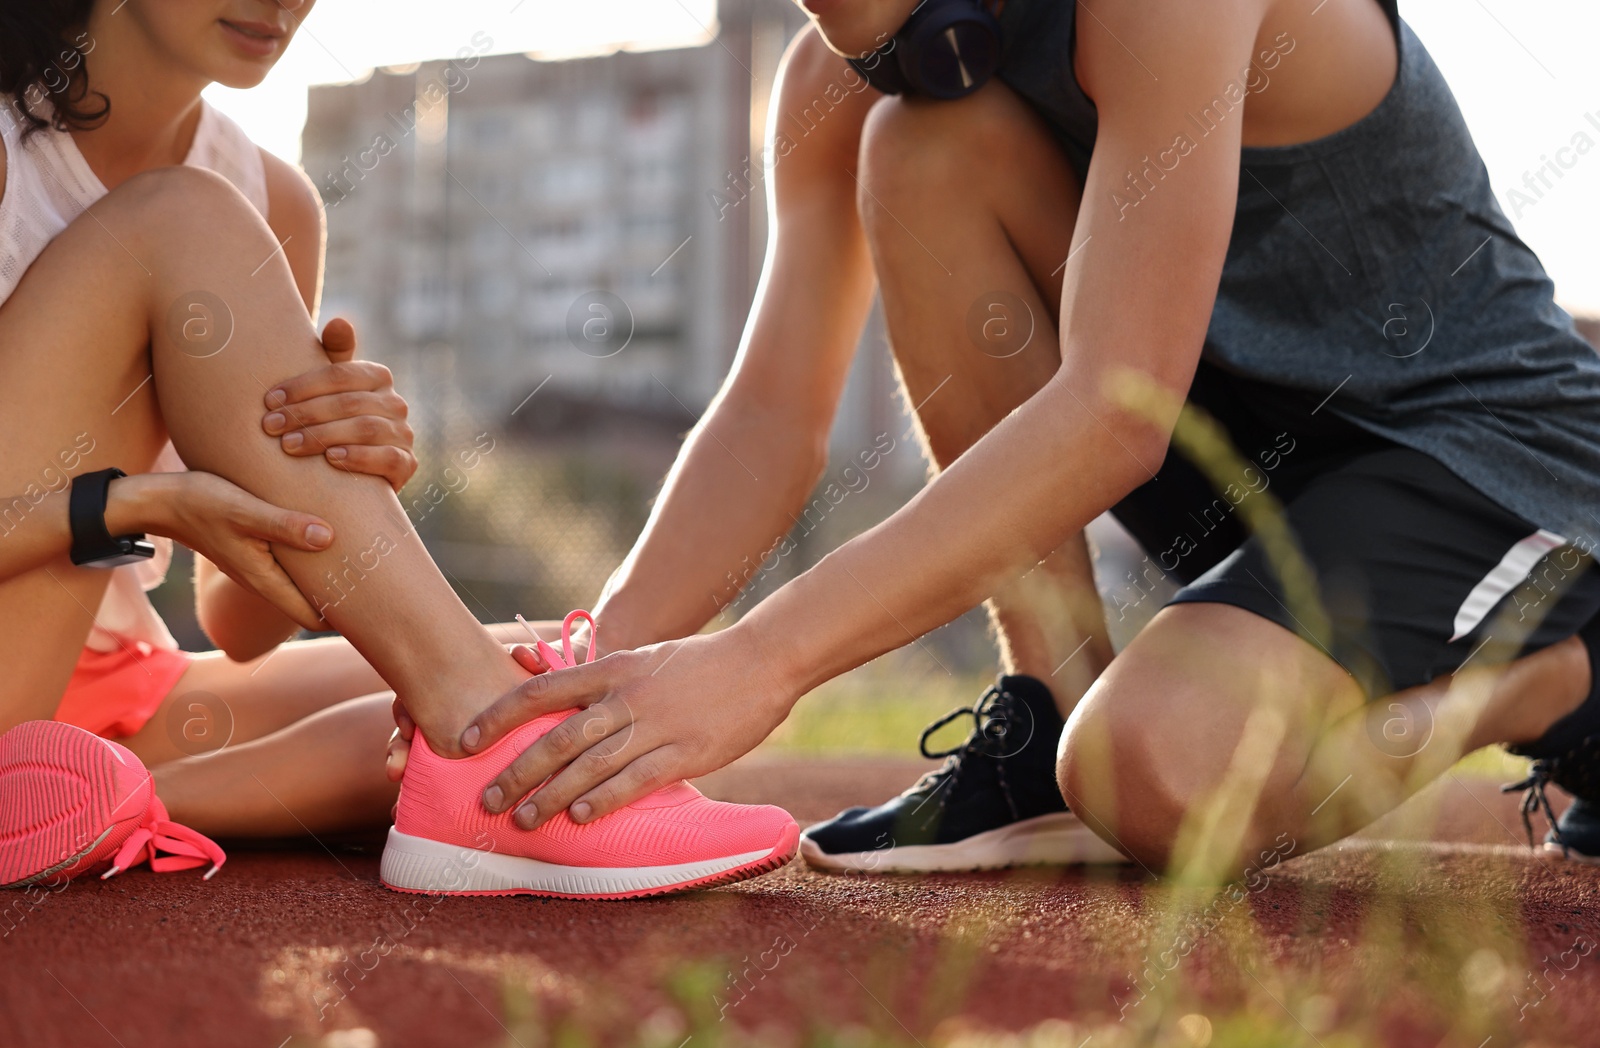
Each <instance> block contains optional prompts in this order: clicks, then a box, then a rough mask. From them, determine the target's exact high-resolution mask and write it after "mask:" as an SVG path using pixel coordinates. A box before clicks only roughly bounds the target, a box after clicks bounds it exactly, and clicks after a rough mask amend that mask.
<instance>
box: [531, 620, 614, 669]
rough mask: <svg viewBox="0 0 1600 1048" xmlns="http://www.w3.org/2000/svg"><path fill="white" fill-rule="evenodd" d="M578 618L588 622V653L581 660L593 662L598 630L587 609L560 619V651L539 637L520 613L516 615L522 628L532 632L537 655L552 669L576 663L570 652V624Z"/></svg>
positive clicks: (567, 667) (565, 667)
mask: <svg viewBox="0 0 1600 1048" xmlns="http://www.w3.org/2000/svg"><path fill="white" fill-rule="evenodd" d="M578 619H582V620H584V621H585V622H587V623H588V624H589V654H588V657H587V658H585V659H584V660H583V661H584V662H593V661H594V653H595V649H596V647H597V645H598V641H599V639H600V631H599V630H598V629H597V628H596V627H595V624H594V616H593V615H590V614H589V613H588V612H587V611H573V612H569V613H568V614H567V617H566V618H565V619H563V620H561V650H560V651H557V650H556V649H555V648H553V647H551V646H550V645H548V644H546V643H545V642H544V640H543V638H541V637H540V636H539V635H538V634H537V633H534V632H533V627H532V626H530V625H528V620H527V619H525V618H523V617H522V616H521V615H518V616H517V621H518V622H520V623H522V628H523V629H525V630H527V631H528V632H529V633H533V640H534V644H535V645H536V646H537V648H538V651H539V657H540V658H542V659H544V661H545V664H546V665H548V666H549V667H550V668H551V669H553V670H560V669H571V668H572V667H574V666H576V665H577V664H578V660H577V658H576V657H575V656H574V655H573V654H572V624H573V623H574V622H576V621H577V620H578Z"/></svg>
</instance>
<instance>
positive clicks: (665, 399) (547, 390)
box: [302, 0, 920, 477]
mask: <svg viewBox="0 0 1600 1048" xmlns="http://www.w3.org/2000/svg"><path fill="white" fill-rule="evenodd" d="M802 24H803V21H802V17H801V15H800V12H799V11H798V10H797V8H796V7H795V5H794V4H793V3H792V2H791V0H723V3H722V5H721V10H720V12H719V25H718V27H717V29H718V31H717V36H716V38H715V39H714V40H712V41H710V42H708V43H706V44H705V45H703V46H699V47H690V48H681V49H673V50H661V51H648V52H638V53H633V52H618V53H614V54H607V55H603V56H597V57H588V58H578V59H571V60H565V61H535V60H533V59H530V58H529V57H527V56H524V55H494V56H479V55H477V54H475V53H473V49H472V47H471V46H468V47H465V48H463V49H462V54H460V55H458V56H457V57H455V58H454V59H451V58H449V57H448V56H447V57H446V58H442V59H441V60H439V61H437V62H426V63H423V64H421V65H420V66H415V67H407V68H403V69H388V70H381V69H380V70H377V71H375V72H374V73H373V74H372V75H371V76H370V77H368V78H367V79H365V80H363V81H360V82H357V83H351V84H340V85H331V86H324V87H315V88H313V89H312V91H311V97H310V110H309V115H308V119H307V122H306V127H305V132H304V136H303V140H302V147H303V164H304V166H305V169H306V171H307V173H308V174H309V175H310V176H311V178H312V180H313V181H314V182H315V183H316V184H317V186H318V188H319V189H320V190H321V192H322V195H323V198H324V202H325V204H326V206H327V219H328V272H327V284H326V295H325V302H324V310H323V312H324V315H325V316H332V315H335V314H343V315H347V316H350V317H351V318H352V319H353V320H354V321H355V322H356V324H357V327H358V330H359V331H360V332H361V333H362V338H363V343H364V346H365V348H366V350H367V351H368V352H369V353H370V354H371V355H372V356H373V357H374V358H376V359H380V360H382V361H383V362H385V363H387V364H389V365H390V366H391V367H392V368H393V369H394V370H395V371H396V373H397V376H398V377H399V381H400V382H401V388H402V389H403V390H404V392H405V393H406V394H407V396H408V398H410V399H411V400H412V403H413V410H414V421H415V422H416V423H417V428H418V432H419V435H420V436H422V437H423V439H424V440H429V439H432V440H445V441H449V442H451V443H454V442H456V441H458V440H460V439H461V437H460V434H462V433H464V432H466V431H468V430H471V431H472V432H478V431H483V430H489V431H493V432H511V433H525V434H532V435H540V436H544V437H548V438H550V439H559V438H561V437H563V436H568V437H580V438H581V437H584V436H586V435H603V432H602V433H596V430H599V431H606V430H615V429H617V428H619V427H620V428H622V429H629V428H630V427H631V430H632V431H633V432H635V433H645V434H647V435H649V434H654V435H656V436H657V437H660V438H661V440H662V441H664V442H666V443H668V444H669V445H670V446H672V447H675V437H676V435H678V434H681V433H682V432H684V431H685V430H687V429H688V428H689V426H690V425H692V423H693V421H694V419H695V418H697V417H698V416H699V415H700V413H701V412H702V411H703V410H704V409H705V407H706V405H707V404H708V403H709V401H710V399H711V397H712V395H713V394H714V393H715V391H716V389H717V386H718V384H719V382H720V381H721V380H722V377H723V376H724V375H725V374H726V372H727V369H728V366H729V364H730V363H731V361H732V359H733V355H734V353H735V351H736V349H737V346H738V341H739V336H740V332H741V330H742V328H743V324H744V320H745V316H746V313H747V310H748V308H749V304H750V301H751V298H752V296H753V294H754V290H755V282H756V277H757V274H758V272H759V267H760V262H761V256H762V252H763V251H764V249H765V238H766V223H765V215H764V201H763V195H764V192H765V185H764V179H763V172H762V170H761V165H760V161H759V154H758V152H757V151H758V150H759V149H760V146H761V131H762V128H763V127H764V124H765V118H766V108H767V101H768V94H769V92H770V90H771V87H772V84H773V80H774V76H775V73H776V69H777V65H778V60H779V58H780V57H781V55H782V52H783V48H784V46H785V45H786V44H787V42H788V40H789V39H790V38H791V37H792V35H793V34H794V32H796V31H797V30H798V29H799V27H800V26H801V25H802ZM485 46H486V45H485ZM751 157H756V158H757V159H756V160H755V161H754V162H752V160H751ZM535 391H537V392H535ZM530 395H532V397H533V399H532V400H529V399H528V398H529V397H530ZM885 431H891V432H893V433H894V435H895V439H896V440H900V439H901V438H902V437H903V436H904V434H905V431H906V424H905V422H904V420H903V418H902V417H901V414H900V410H899V408H898V406H897V405H896V403H895V399H894V396H893V379H892V372H891V368H890V365H889V361H888V356H887V351H886V345H885V342H884V339H883V336H882V330H881V325H879V324H878V323H877V322H876V320H875V321H874V324H873V325H871V326H869V329H868V332H867V333H866V335H865V336H864V338H863V352H862V353H861V354H859V359H858V361H857V364H856V370H855V373H854V374H853V376H852V379H851V383H850V388H849V390H848V392H847V395H846V402H845V404H844V405H843V407H842V409H841V412H840V420H839V423H838V425H837V426H836V429H835V434H834V446H835V450H836V452H838V453H839V455H840V456H848V455H850V454H852V453H853V452H854V451H855V450H856V449H858V448H869V447H871V446H872V444H873V439H874V437H875V435H876V434H878V433H882V432H885ZM647 443H649V442H648V441H647ZM899 458H900V459H902V460H906V461H905V462H904V465H903V466H902V465H900V464H899V463H897V464H896V467H895V469H896V472H897V473H899V475H901V476H902V477H914V476H915V475H916V474H917V473H918V471H919V470H920V464H919V463H917V462H916V461H915V455H914V454H907V455H902V456H899Z"/></svg>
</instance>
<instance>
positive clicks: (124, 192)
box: [78, 166, 270, 241]
mask: <svg viewBox="0 0 1600 1048" xmlns="http://www.w3.org/2000/svg"><path fill="white" fill-rule="evenodd" d="M78 221H79V222H98V223H100V224H104V223H108V222H109V223H111V224H112V225H113V226H118V227H119V228H122V229H128V230H129V231H130V233H131V235H132V236H134V237H135V238H136V239H140V240H143V241H150V240H152V239H159V240H161V241H170V240H172V239H173V238H174V237H186V236H202V237H205V238H207V239H208V240H212V241H215V240H216V239H218V235H219V234H221V233H224V232H225V231H226V230H227V229H228V228H229V227H230V226H232V225H234V224H235V223H239V222H244V223H246V224H249V225H257V226H260V227H261V229H262V230H263V231H264V230H265V229H266V224H265V220H264V219H262V218H261V216H260V214H259V213H258V212H257V211H256V209H255V207H254V206H253V205H252V204H251V203H250V201H249V200H248V199H246V198H245V196H244V194H243V193H241V192H239V190H238V188H237V187H235V186H234V184H233V183H232V182H229V181H228V180H227V179H226V178H223V177H222V176H221V175H219V174H217V173H215V172H213V171H208V170H206V169H204V168H198V167H188V166H182V167H160V168H155V169H153V170H150V171H143V172H140V173H139V174H137V175H134V176H133V177H132V178H130V179H128V180H127V181H126V182H123V183H122V184H121V185H119V186H117V188H115V189H113V190H112V191H111V192H109V193H107V194H106V196H105V197H104V198H103V199H102V200H100V201H99V202H97V203H96V204H95V206H94V214H93V215H92V216H85V217H84V218H81V219H79V220H78ZM267 235H269V236H270V234H267Z"/></svg>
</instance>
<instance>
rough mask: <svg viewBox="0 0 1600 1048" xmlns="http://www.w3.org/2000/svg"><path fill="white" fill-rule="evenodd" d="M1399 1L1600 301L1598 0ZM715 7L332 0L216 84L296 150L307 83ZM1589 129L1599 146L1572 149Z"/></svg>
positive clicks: (1510, 207) (1493, 172) (655, 22)
mask: <svg viewBox="0 0 1600 1048" xmlns="http://www.w3.org/2000/svg"><path fill="white" fill-rule="evenodd" d="M1307 2H1308V3H1309V2H1311V0H1307ZM1400 9H1401V12H1402V13H1403V14H1404V16H1405V18H1406V20H1407V21H1408V22H1410V23H1411V25H1412V27H1413V28H1414V29H1415V30H1416V31H1417V35H1418V36H1420V37H1421V38H1422V40H1423V42H1424V43H1426V44H1427V45H1428V49H1429V50H1430V51H1431V52H1432V53H1433V56H1434V59H1435V60H1436V61H1437V62H1438V63H1439V66H1440V67H1441V68H1442V69H1443V70H1444V73H1445V76H1446V78H1448V79H1449V81H1450V84H1451V86H1452V87H1453V88H1454V90H1455V93H1456V97H1457V99H1458V100H1459V101H1460V103H1461V108H1462V110H1463V111H1464V112H1465V113H1466V115H1467V121H1468V123H1469V124H1470V125H1471V126H1472V131H1473V135H1474V137H1475V138H1476V139H1477V142H1478V147H1479V148H1480V149H1481V150H1482V152H1483V154H1484V159H1485V161H1486V162H1487V164H1488V166H1489V173H1490V176H1491V178H1492V179H1493V182H1494V186H1495V189H1496V191H1497V192H1498V193H1499V195H1500V203H1501V206H1502V207H1504V208H1505V210H1506V213H1507V214H1508V215H1510V216H1511V217H1512V220H1513V221H1514V222H1515V223H1516V226H1517V229H1518V231H1519V232H1520V233H1521V234H1522V236H1523V239H1525V240H1526V241H1527V242H1528V243H1529V244H1531V245H1532V246H1533V248H1534V249H1535V250H1536V251H1538V252H1539V255H1540V257H1541V258H1542V259H1543V260H1544V263H1545V265H1546V267H1547V268H1548V269H1549V270H1550V272H1551V274H1552V276H1553V277H1554V278H1555V281H1556V288H1557V293H1558V296H1559V297H1560V299H1561V301H1562V302H1563V303H1564V304H1566V305H1567V306H1568V307H1569V308H1573V309H1577V310H1582V311H1584V312H1588V313H1593V314H1600V62H1596V61H1595V58H1594V48H1595V44H1596V41H1600V4H1596V3H1595V0H1401V4H1400ZM715 17H716V4H715V0H671V2H668V0H520V2H518V0H384V2H383V3H381V4H379V3H374V2H372V0H320V2H319V3H318V4H317V7H316V9H315V10H314V11H313V12H312V14H311V15H310V17H309V18H308V19H307V20H306V24H305V26H304V27H303V28H302V30H301V33H300V36H299V37H298V38H297V39H296V41H295V43H294V45H293V46H292V47H291V48H290V49H289V53H288V54H287V55H286V56H285V57H284V59H283V61H282V62H281V63H279V65H278V67H277V68H276V69H275V70H273V72H272V74H271V76H269V77H268V78H267V81H266V83H264V84H263V85H262V86H261V87H259V88H257V89H255V90H253V91H249V92H240V91H228V90H225V89H222V88H216V87H213V88H212V89H211V90H210V91H208V92H207V97H208V98H210V99H211V100H212V101H213V102H214V103H215V104H216V105H218V106H219V107H220V108H221V109H223V110H224V111H226V112H227V113H229V114H230V115H232V116H233V117H234V118H235V119H236V120H238V121H239V122H240V123H242V124H243V125H244V127H245V129H246V130H247V131H249V132H250V134H251V135H252V137H254V138H255V139H256V141H258V142H260V143H261V144H262V145H264V146H266V147H267V148H268V149H271V150H272V151H274V152H276V153H279V154H280V155H282V156H284V157H287V158H289V159H295V158H297V157H298V156H299V152H300V145H299V136H300V127H301V124H303V123H304V121H305V89H306V86H307V85H309V84H314V83H332V82H339V81H347V80H352V79H358V78H360V77H362V76H364V75H365V74H366V71H367V70H368V69H370V68H371V67H373V66H377V65H399V64H403V63H408V62H415V61H419V60H422V59H427V58H448V57H450V56H452V55H454V54H455V53H456V51H457V50H458V49H460V48H462V47H474V46H475V45H474V40H473V38H474V34H478V33H482V34H485V35H486V36H487V37H488V38H489V40H491V41H492V44H490V45H488V46H489V51H490V52H492V53H501V52H515V51H532V52H538V53H540V54H542V55H549V56H558V55H570V54H580V53H592V52H596V51H604V50H610V49H613V48H616V47H619V46H625V47H636V48H649V47H670V46H675V45H677V46H681V45H683V44H689V43H698V42H700V41H703V40H705V39H706V37H707V31H708V29H710V28H711V27H713V25H714V19H715ZM480 39H481V38H480ZM1589 114H1592V121H1591V120H1589V119H1586V116H1587V115H1589ZM1580 134H1586V135H1587V136H1588V138H1589V140H1590V142H1592V143H1593V146H1594V148H1593V151H1592V152H1589V153H1587V154H1585V155H1579V154H1578V153H1576V152H1565V153H1563V152H1560V150H1563V149H1567V148H1569V147H1571V146H1572V145H1573V139H1574V136H1577V135H1580ZM1546 158H1549V160H1550V161H1551V162H1556V161H1561V162H1563V163H1569V164H1570V167H1569V168H1566V169H1564V170H1562V171H1561V177H1560V178H1559V179H1557V178H1556V177H1555V176H1554V174H1552V173H1550V172H1547V173H1546V178H1547V179H1548V180H1549V181H1550V182H1551V184H1552V188H1550V189H1545V188H1544V187H1543V186H1540V187H1539V188H1540V192H1541V193H1542V194H1543V195H1542V198H1535V197H1534V194H1533V193H1532V192H1531V191H1530V190H1529V189H1528V188H1527V187H1526V186H1525V185H1524V177H1525V176H1526V175H1529V174H1530V173H1534V172H1536V171H1537V170H1538V169H1539V168H1540V167H1541V166H1543V165H1544V164H1545V163H1546ZM1534 182H1535V184H1536V185H1537V184H1538V178H1537V175H1535V176H1534ZM1513 189H1516V190H1518V191H1519V192H1521V193H1523V194H1526V196H1527V198H1528V199H1526V200H1524V199H1519V198H1517V197H1514V196H1513V195H1512V190H1513Z"/></svg>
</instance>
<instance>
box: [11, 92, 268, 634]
mask: <svg viewBox="0 0 1600 1048" xmlns="http://www.w3.org/2000/svg"><path fill="white" fill-rule="evenodd" d="M0 103H3V104H4V105H5V108H6V110H7V111H8V112H14V110H13V109H12V107H11V97H10V96H8V95H0ZM22 130H23V129H22V128H21V127H20V126H18V125H17V124H16V122H14V121H12V120H9V119H4V118H0V141H3V142H4V146H5V152H6V188H5V196H4V197H0V302H4V301H5V300H6V299H8V298H10V297H11V293H12V292H13V291H15V290H16V288H17V284H18V283H19V282H20V281H21V280H22V274H23V273H24V272H26V271H27V269H28V267H29V266H31V265H32V264H33V261H34V259H36V258H38V257H39V255H40V253H41V252H43V251H44V249H45V245H47V244H49V243H50V241H52V240H54V239H55V238H56V236H57V235H58V234H59V233H60V232H61V231H62V230H64V229H66V228H67V226H68V224H70V223H71V222H72V221H73V220H74V219H76V218H77V217H78V216H79V215H81V214H83V213H84V212H85V211H87V210H88V209H89V206H90V205H91V204H93V203H94V202H95V201H96V200H99V199H100V198H101V197H103V196H105V195H106V187H105V186H104V185H103V184H101V182H100V179H99V177H98V176H96V175H95V173H94V171H93V170H91V169H90V167H89V164H88V162H87V161H86V160H84V159H83V154H82V153H80V152H78V147H77V144H76V143H74V142H73V140H72V136H71V135H69V134H66V133H64V132H61V131H56V130H54V129H53V128H46V129H45V130H43V131H38V132H35V133H34V134H31V135H28V136H27V137H26V138H24V137H23V134H22ZM183 162H184V164H185V166H188V167H203V168H206V169H207V170H209V171H215V172H216V173H217V174H219V175H221V176H222V177H224V178H226V179H227V180H228V181H229V182H232V183H233V184H234V185H235V186H236V187H238V189H239V191H240V192H241V193H243V194H244V195H245V199H247V200H249V201H250V203H251V204H253V205H255V208H256V210H257V211H260V212H261V217H262V218H266V217H267V171H266V165H265V164H264V163H263V162H262V160H261V151H260V149H258V148H257V147H256V144H255V143H254V142H252V141H250V138H249V136H248V135H246V134H245V133H244V129H243V128H241V127H240V126H239V125H238V124H236V123H234V122H233V121H232V120H229V119H228V118H227V117H226V116H223V115H222V114H221V113H219V112H217V111H216V110H215V109H213V108H211V106H210V105H208V104H207V103H205V102H204V101H202V102H201V103H200V123H199V125H198V126H197V127H196V128H195V132H194V144H193V145H191V146H190V147H189V155H188V156H187V157H185V158H184V161H183ZM183 468H184V465H183V461H182V460H181V459H179V458H178V455H177V452H175V451H174V450H173V448H172V445H171V444H168V445H167V447H166V449H165V450H164V451H163V452H162V453H161V457H160V459H159V460H157V462H156V465H155V470H156V471H157V472H177V471H180V470H182V469H183ZM155 545H156V556H155V557H154V558H153V559H151V560H148V561H145V562H144V563H142V564H130V565H128V566H126V567H121V568H116V569H114V570H113V571H112V573H111V585H110V588H108V589H107V590H106V595H105V599H104V600H103V601H101V603H100V609H99V611H98V612H97V613H96V615H95V624H94V628H93V629H92V630H90V633H89V641H88V646H89V647H90V648H91V649H93V650H95V651H116V650H118V649H119V648H122V647H124V646H138V647H145V646H149V647H152V648H169V649H175V648H177V646H178V644H177V642H176V641H174V640H173V639H172V634H171V632H169V631H168V630H167V626H166V623H164V622H162V621H161V616H159V615H157V614H156V611H155V609H154V608H153V607H151V606H150V600H149V598H148V597H146V596H145V592H146V591H148V590H152V589H155V588H156V587H157V586H159V585H161V583H162V581H163V580H164V579H165V578H166V577H167V568H168V566H169V565H170V564H171V563H172V541H171V540H170V539H163V538H158V539H156V540H155Z"/></svg>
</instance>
